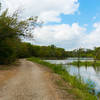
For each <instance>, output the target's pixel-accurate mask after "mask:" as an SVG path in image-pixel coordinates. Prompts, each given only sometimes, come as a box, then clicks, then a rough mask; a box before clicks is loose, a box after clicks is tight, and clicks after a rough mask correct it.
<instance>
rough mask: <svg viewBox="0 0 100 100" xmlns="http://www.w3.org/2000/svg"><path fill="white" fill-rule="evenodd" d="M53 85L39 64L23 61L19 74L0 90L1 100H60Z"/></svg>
mask: <svg viewBox="0 0 100 100" xmlns="http://www.w3.org/2000/svg"><path fill="white" fill-rule="evenodd" d="M58 98H59V97H58V95H57V94H56V93H55V90H54V89H53V87H52V85H51V83H50V82H49V80H48V78H47V77H46V72H45V71H43V70H42V69H41V68H40V67H39V66H38V65H37V64H35V63H32V62H30V61H26V60H21V64H20V67H19V72H18V73H17V75H16V76H14V77H13V78H12V79H10V80H9V81H7V82H6V85H5V86H4V87H2V88H0V100H59V99H58Z"/></svg>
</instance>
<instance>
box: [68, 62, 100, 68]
mask: <svg viewBox="0 0 100 100" xmlns="http://www.w3.org/2000/svg"><path fill="white" fill-rule="evenodd" d="M68 65H74V66H94V67H95V66H98V67H99V66H100V61H96V62H94V61H84V62H82V61H79V62H78V61H74V62H72V63H68Z"/></svg>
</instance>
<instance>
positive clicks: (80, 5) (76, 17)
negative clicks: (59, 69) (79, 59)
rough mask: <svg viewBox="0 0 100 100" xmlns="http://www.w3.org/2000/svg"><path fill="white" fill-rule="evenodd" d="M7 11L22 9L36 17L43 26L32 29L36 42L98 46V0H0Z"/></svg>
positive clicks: (24, 15) (28, 15)
mask: <svg viewBox="0 0 100 100" xmlns="http://www.w3.org/2000/svg"><path fill="white" fill-rule="evenodd" d="M1 1H2V4H3V5H2V6H3V9H5V8H9V12H13V11H15V10H16V9H19V8H20V9H24V11H23V14H21V15H22V17H23V18H26V17H30V16H39V20H42V21H43V22H44V24H43V26H42V28H39V27H38V28H36V29H35V30H34V32H33V35H34V38H35V41H33V43H35V44H38V45H51V44H54V45H56V46H59V47H62V48H65V49H66V50H72V49H75V48H80V47H83V48H93V47H95V46H100V0H24V2H23V0H17V1H15V0H1Z"/></svg>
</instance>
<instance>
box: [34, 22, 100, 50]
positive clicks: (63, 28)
mask: <svg viewBox="0 0 100 100" xmlns="http://www.w3.org/2000/svg"><path fill="white" fill-rule="evenodd" d="M93 27H94V29H93V30H92V31H91V32H90V33H86V30H87V29H86V27H81V26H79V24H78V23H73V24H72V25H71V26H70V25H69V24H61V25H51V26H43V28H38V29H35V32H34V35H35V39H36V42H37V44H40V45H51V44H55V45H56V46H60V47H63V48H65V49H67V50H68V49H75V48H80V47H83V48H91V49H92V48H93V47H95V46H100V23H94V24H93Z"/></svg>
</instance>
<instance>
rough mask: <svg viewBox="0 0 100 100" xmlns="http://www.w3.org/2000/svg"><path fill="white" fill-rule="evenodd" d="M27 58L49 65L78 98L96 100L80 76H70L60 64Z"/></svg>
mask: <svg viewBox="0 0 100 100" xmlns="http://www.w3.org/2000/svg"><path fill="white" fill-rule="evenodd" d="M28 60H30V61H33V62H36V63H39V64H41V65H44V66H46V67H49V68H50V69H52V70H53V72H54V73H57V74H59V75H60V76H61V77H62V78H63V80H64V81H65V82H67V83H69V85H70V86H71V87H72V89H71V90H70V92H71V93H73V94H75V95H76V96H77V97H78V98H80V100H97V98H96V96H94V95H92V94H91V93H89V90H90V89H91V88H90V86H89V85H88V84H85V83H84V82H83V81H82V80H81V78H79V79H77V77H76V76H71V75H70V74H69V73H68V72H67V71H66V70H65V69H64V68H63V66H62V65H56V64H51V63H48V62H45V61H43V60H40V59H38V58H28Z"/></svg>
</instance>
